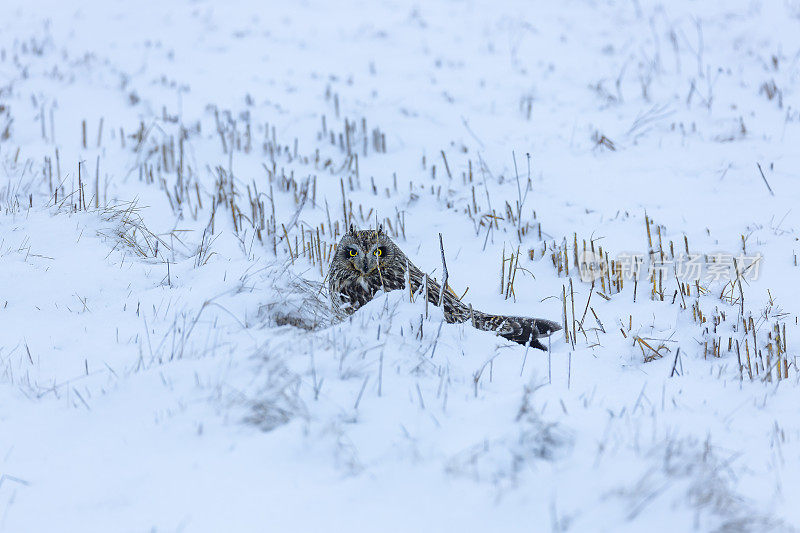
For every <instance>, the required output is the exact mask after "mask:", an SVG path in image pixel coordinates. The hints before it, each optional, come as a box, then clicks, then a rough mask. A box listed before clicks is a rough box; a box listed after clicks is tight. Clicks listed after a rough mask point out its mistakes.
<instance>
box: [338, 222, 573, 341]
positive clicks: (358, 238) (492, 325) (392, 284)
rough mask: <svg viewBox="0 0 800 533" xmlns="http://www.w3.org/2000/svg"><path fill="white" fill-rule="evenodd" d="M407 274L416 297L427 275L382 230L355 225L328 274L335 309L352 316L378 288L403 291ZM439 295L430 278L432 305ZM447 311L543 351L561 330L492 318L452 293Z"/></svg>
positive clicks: (533, 321) (453, 318)
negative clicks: (547, 338)
mask: <svg viewBox="0 0 800 533" xmlns="http://www.w3.org/2000/svg"><path fill="white" fill-rule="evenodd" d="M406 270H408V278H409V279H410V281H411V291H412V292H414V293H417V292H418V291H419V290H420V289H421V288H423V287H424V284H425V274H424V273H423V272H422V271H421V270H420V269H419V268H417V267H416V266H415V265H414V263H412V262H411V261H409V260H408V258H407V257H406V255H405V254H404V253H403V251H402V250H400V248H398V246H397V245H396V244H395V243H394V242H392V240H391V239H390V238H389V237H388V236H387V235H386V234H385V233H384V232H383V230H382V229H381V228H378V230H377V231H375V230H355V229H354V228H353V227H352V226H351V227H350V231H348V232H347V234H346V235H344V236H343V237H342V239H341V240H340V241H339V244H338V245H337V247H336V254H335V255H334V257H333V261H332V262H331V267H330V272H329V273H328V288H329V291H330V296H331V301H332V302H333V305H334V306H335V307H336V308H338V309H340V310H342V311H344V312H345V313H347V314H351V313H353V312H355V311H356V309H358V308H359V307H361V306H362V305H364V304H366V303H367V302H369V301H370V300H372V298H373V297H374V296H375V293H377V292H378V291H379V290H383V291H384V292H388V291H393V290H397V289H403V288H405V287H406ZM423 290H424V289H423ZM439 291H440V286H439V284H438V283H436V282H435V281H433V280H431V279H428V290H427V292H428V294H427V298H428V301H429V302H431V303H433V304H434V305H435V304H437V303H438V302H439ZM443 307H444V317H445V320H447V322H451V323H452V322H467V321H470V322H471V323H472V325H473V326H474V327H475V328H477V329H480V330H483V331H493V332H495V333H497V334H498V335H500V336H501V337H505V338H506V339H508V340H511V341H514V342H518V343H520V344H523V345H530V346H533V347H534V348H539V349H541V350H546V348H545V346H544V345H543V344H542V343H541V342H540V341H539V340H538V339H539V338H540V337H542V336H547V335H550V334H551V333H553V332H554V331H558V330H559V329H561V326H559V325H558V324H557V323H555V322H552V321H550V320H544V319H540V318H527V317H518V316H500V315H490V314H488V313H483V312H481V311H477V310H474V309H472V308H471V307H469V306H468V305H465V304H464V303H462V302H461V301H460V300H459V299H458V297H457V296H455V294H453V293H452V292H450V291H445V294H444V302H443Z"/></svg>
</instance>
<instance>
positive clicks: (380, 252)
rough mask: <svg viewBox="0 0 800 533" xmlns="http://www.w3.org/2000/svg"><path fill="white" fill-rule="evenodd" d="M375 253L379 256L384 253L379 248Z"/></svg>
mask: <svg viewBox="0 0 800 533" xmlns="http://www.w3.org/2000/svg"><path fill="white" fill-rule="evenodd" d="M375 255H377V256H378V257H380V256H382V255H383V250H381V249H380V248H378V249H377V250H375Z"/></svg>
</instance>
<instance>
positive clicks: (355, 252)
mask: <svg viewBox="0 0 800 533" xmlns="http://www.w3.org/2000/svg"><path fill="white" fill-rule="evenodd" d="M357 255H358V252H357V251H355V250H353V249H352V248H351V249H350V257H355V256H357Z"/></svg>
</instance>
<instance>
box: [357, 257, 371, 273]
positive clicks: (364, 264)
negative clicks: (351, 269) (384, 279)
mask: <svg viewBox="0 0 800 533" xmlns="http://www.w3.org/2000/svg"><path fill="white" fill-rule="evenodd" d="M356 268H357V269H358V271H359V272H361V273H362V274H369V272H370V270H371V269H370V268H369V260H368V259H367V258H366V257H362V258H361V261H358V263H356Z"/></svg>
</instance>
